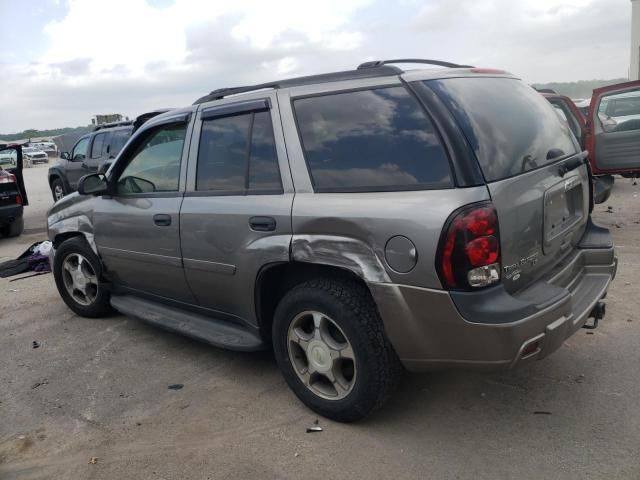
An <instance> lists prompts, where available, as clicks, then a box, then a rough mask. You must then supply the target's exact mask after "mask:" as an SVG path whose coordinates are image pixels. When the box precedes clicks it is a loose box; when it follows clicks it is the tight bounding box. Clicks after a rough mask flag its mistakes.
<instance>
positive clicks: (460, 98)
mask: <svg viewBox="0 0 640 480" xmlns="http://www.w3.org/2000/svg"><path fill="white" fill-rule="evenodd" d="M424 83H425V84H426V85H427V86H428V87H430V88H432V89H433V90H434V91H435V92H436V93H437V94H438V96H439V97H440V98H441V99H442V100H443V101H444V103H445V104H446V105H447V107H448V108H449V110H450V111H451V113H452V114H453V115H454V117H455V118H456V120H457V122H458V124H459V125H460V128H461V129H462V131H463V132H464V134H465V136H466V137H467V140H468V141H469V143H470V144H471V146H472V148H473V149H474V151H475V153H476V156H477V158H478V161H479V162H480V166H481V167H482V171H483V173H484V176H485V178H486V179H487V181H494V180H500V179H503V178H507V177H511V176H514V175H518V174H520V173H523V172H526V171H529V170H533V169H534V168H538V167H542V166H544V165H547V164H549V163H552V162H555V161H557V160H559V159H560V158H564V157H567V156H569V155H573V154H575V153H576V152H577V146H576V144H575V142H574V140H573V139H572V136H571V133H570V130H569V128H568V126H567V124H566V122H562V120H561V119H560V118H559V117H558V115H557V114H556V112H555V111H554V108H553V107H552V106H551V104H550V103H549V102H548V101H547V100H546V99H545V98H544V97H543V96H542V95H540V94H539V93H538V92H536V91H535V90H534V89H533V88H531V87H529V86H528V85H526V84H525V83H524V82H522V81H520V80H515V79H511V78H468V77H464V78H448V79H443V80H429V81H426V82H424Z"/></svg>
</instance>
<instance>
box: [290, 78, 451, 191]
mask: <svg viewBox="0 0 640 480" xmlns="http://www.w3.org/2000/svg"><path fill="white" fill-rule="evenodd" d="M293 106H294V109H295V113H296V119H297V122H298V128H299V131H300V137H301V140H302V146H303V149H304V154H305V159H306V161H307V165H308V166H309V171H310V173H311V178H312V181H313V186H314V190H315V191H318V192H354V191H355V192H358V191H390V190H418V189H428V188H443V187H449V186H451V176H450V170H449V163H448V159H447V155H446V153H445V151H444V149H443V147H442V144H441V143H440V139H439V138H438V135H437V134H436V132H435V130H434V127H433V125H432V124H431V122H430V121H429V119H428V118H427V116H426V114H425V113H424V111H423V110H422V109H421V107H420V105H419V104H418V102H417V100H416V99H415V98H414V97H413V96H411V95H410V94H409V93H408V92H407V90H406V89H405V88H404V87H389V88H377V89H373V90H360V91H352V92H343V93H335V94H330V95H321V96H316V97H307V98H300V99H297V100H295V101H294V103H293Z"/></svg>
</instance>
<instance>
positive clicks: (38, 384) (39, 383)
mask: <svg viewBox="0 0 640 480" xmlns="http://www.w3.org/2000/svg"><path fill="white" fill-rule="evenodd" d="M42 385H49V380H47V379H46V378H45V379H43V380H42V381H41V382H36V383H34V384H33V385H31V390H35V389H36V388H38V387H40V386H42Z"/></svg>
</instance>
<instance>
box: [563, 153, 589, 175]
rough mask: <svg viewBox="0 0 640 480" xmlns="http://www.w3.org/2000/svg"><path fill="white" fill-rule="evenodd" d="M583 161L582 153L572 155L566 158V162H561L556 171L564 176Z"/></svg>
mask: <svg viewBox="0 0 640 480" xmlns="http://www.w3.org/2000/svg"><path fill="white" fill-rule="evenodd" d="M583 163H584V158H583V157H582V155H578V156H577V157H573V158H570V159H568V160H567V161H566V162H562V164H561V165H560V167H559V168H558V173H559V174H560V176H561V177H564V176H565V175H566V174H567V173H569V172H570V171H571V170H575V169H576V168H578V167H580V165H582V164H583Z"/></svg>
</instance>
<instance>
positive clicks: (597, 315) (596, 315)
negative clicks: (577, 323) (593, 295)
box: [582, 301, 607, 330]
mask: <svg viewBox="0 0 640 480" xmlns="http://www.w3.org/2000/svg"><path fill="white" fill-rule="evenodd" d="M605 313H607V304H606V303H604V302H603V301H599V302H598V303H596V305H595V307H593V310H591V313H590V314H589V318H593V323H592V324H591V325H589V324H587V323H585V324H584V325H583V326H582V328H587V329H589V330H593V329H595V328H598V322H599V321H600V320H602V319H603V318H604V315H605Z"/></svg>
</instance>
